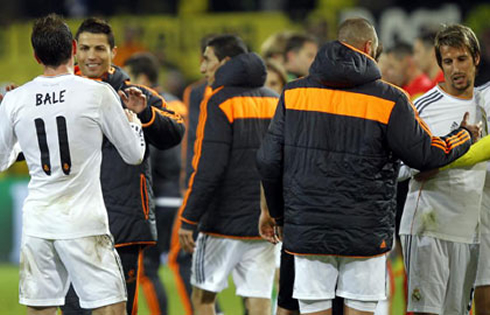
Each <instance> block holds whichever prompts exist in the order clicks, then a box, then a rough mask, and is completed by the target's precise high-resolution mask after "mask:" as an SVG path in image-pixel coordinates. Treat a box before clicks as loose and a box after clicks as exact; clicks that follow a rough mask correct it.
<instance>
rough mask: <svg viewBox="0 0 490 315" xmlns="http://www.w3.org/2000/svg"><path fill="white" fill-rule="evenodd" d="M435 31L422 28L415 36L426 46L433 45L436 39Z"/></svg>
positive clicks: (430, 46)
mask: <svg viewBox="0 0 490 315" xmlns="http://www.w3.org/2000/svg"><path fill="white" fill-rule="evenodd" d="M436 35H437V31H436V30H432V29H424V30H422V31H421V32H420V35H419V36H417V39H418V40H420V41H421V42H422V44H423V45H424V46H425V47H426V48H432V47H434V41H435V39H436Z"/></svg>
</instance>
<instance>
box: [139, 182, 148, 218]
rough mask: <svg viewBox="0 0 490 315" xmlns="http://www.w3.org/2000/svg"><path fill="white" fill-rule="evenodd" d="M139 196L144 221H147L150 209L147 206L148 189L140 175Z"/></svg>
mask: <svg viewBox="0 0 490 315" xmlns="http://www.w3.org/2000/svg"><path fill="white" fill-rule="evenodd" d="M140 194H141V207H142V209H143V214H144V215H145V220H148V218H149V216H150V207H149V205H148V187H147V186H146V177H145V175H144V174H140Z"/></svg>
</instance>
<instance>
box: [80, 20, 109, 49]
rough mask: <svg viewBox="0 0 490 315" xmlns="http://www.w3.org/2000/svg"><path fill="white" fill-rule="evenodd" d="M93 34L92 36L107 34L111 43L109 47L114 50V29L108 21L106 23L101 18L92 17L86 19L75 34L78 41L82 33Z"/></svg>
mask: <svg viewBox="0 0 490 315" xmlns="http://www.w3.org/2000/svg"><path fill="white" fill-rule="evenodd" d="M85 32H87V33H92V34H105V35H106V36H107V41H108V42H109V46H110V47H111V49H112V48H114V46H115V45H116V44H115V41H114V33H113V32H112V27H111V26H110V24H109V23H107V21H104V20H102V19H99V18H95V17H91V18H88V19H85V20H84V21H83V22H82V24H81V25H80V27H78V30H77V33H76V34H75V38H76V39H77V40H78V37H79V36H80V34H82V33H85Z"/></svg>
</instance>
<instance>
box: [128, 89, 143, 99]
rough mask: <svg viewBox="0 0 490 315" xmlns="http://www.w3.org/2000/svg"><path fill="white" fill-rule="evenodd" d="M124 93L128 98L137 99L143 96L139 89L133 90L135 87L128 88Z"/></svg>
mask: <svg viewBox="0 0 490 315" xmlns="http://www.w3.org/2000/svg"><path fill="white" fill-rule="evenodd" d="M126 92H127V93H128V94H129V95H130V96H136V97H139V96H141V95H142V94H143V93H142V92H141V90H140V89H138V88H135V87H130V88H128V89H126Z"/></svg>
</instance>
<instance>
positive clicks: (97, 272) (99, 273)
mask: <svg viewBox="0 0 490 315" xmlns="http://www.w3.org/2000/svg"><path fill="white" fill-rule="evenodd" d="M19 273H20V283H19V303H20V304H23V305H28V306H61V305H64V304H65V296H66V293H67V291H68V288H69V285H70V281H71V283H72V284H73V287H74V289H75V291H76V293H77V295H78V296H79V298H80V306H81V307H82V308H87V309H94V308H99V307H103V306H106V305H110V304H115V303H118V302H123V301H126V296H127V294H126V284H125V281H124V273H123V272H122V267H121V263H120V261H119V256H118V255H117V252H116V251H115V249H114V243H113V241H112V237H111V236H108V235H98V236H89V237H83V238H77V239H66V240H46V239H42V238H36V237H31V236H26V235H23V236H22V244H21V249H20V267H19Z"/></svg>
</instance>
